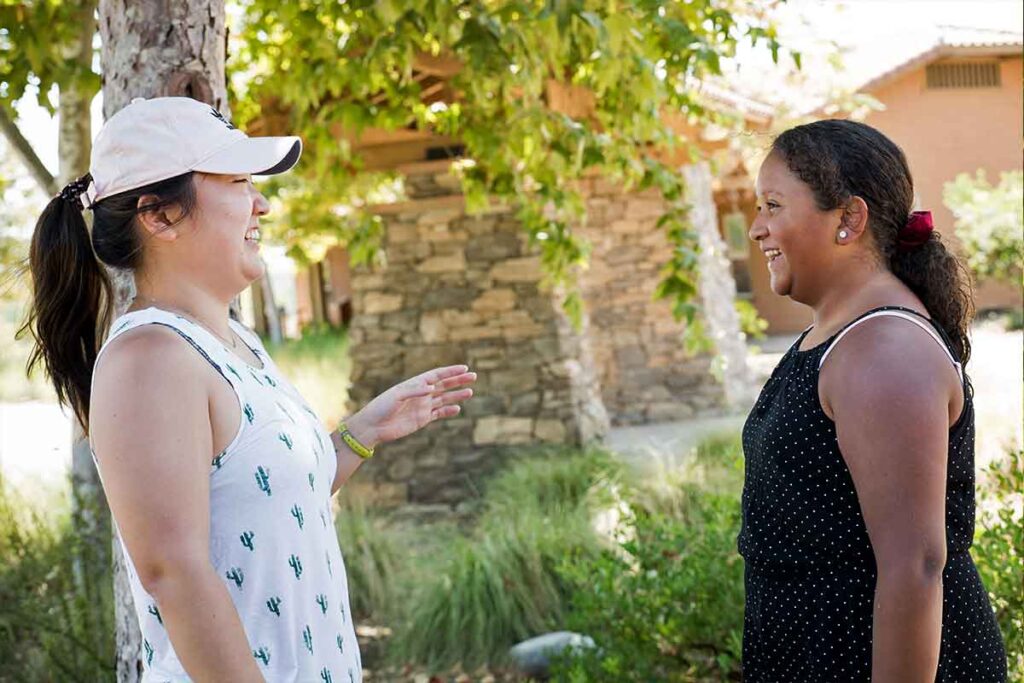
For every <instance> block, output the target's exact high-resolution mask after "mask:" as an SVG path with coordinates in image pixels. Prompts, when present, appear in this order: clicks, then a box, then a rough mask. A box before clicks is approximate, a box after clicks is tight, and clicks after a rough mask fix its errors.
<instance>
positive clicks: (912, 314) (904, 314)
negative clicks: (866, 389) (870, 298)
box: [818, 308, 964, 383]
mask: <svg viewBox="0 0 1024 683" xmlns="http://www.w3.org/2000/svg"><path fill="white" fill-rule="evenodd" d="M883 316H888V317H892V318H903V319H904V320H907V321H909V322H912V323H914V324H915V325H917V326H918V327H920V328H921V329H922V330H924V331H925V332H927V333H928V335H929V336H930V337H931V338H932V339H934V340H935V341H936V343H938V345H939V346H941V347H942V350H943V351H945V352H946V357H947V358H949V362H950V363H952V364H953V367H954V368H955V369H956V374H957V376H958V377H959V378H960V382H961V383H962V382H963V381H964V368H963V365H961V363H960V361H958V360H957V359H956V357H955V356H953V352H952V351H950V349H949V346H948V345H947V344H946V342H945V340H943V338H942V337H940V336H939V333H938V332H936V331H935V328H934V327H933V326H932V323H931V321H930V320H929V319H928V318H925V317H924V316H922V315H921V314H920V313H917V312H916V311H912V310H910V309H909V308H895V309H894V308H887V309H881V310H877V311H871V312H869V313H868V314H867V315H864V316H861V317H860V318H858V319H856V320H854V321H853V322H852V323H850V324H849V325H847V326H846V327H845V328H843V330H842V331H840V332H839V334H837V335H836V336H835V338H834V339H833V340H832V343H831V344H829V345H828V348H826V349H825V353H823V354H821V360H819V361H818V369H819V370H820V369H821V366H822V365H824V364H825V359H826V358H828V355H829V354H830V353H832V349H834V348H835V347H836V344H838V343H839V340H840V339H842V338H843V337H844V336H846V334H847V333H848V332H849V331H850V330H852V329H853V328H855V327H856V326H857V325H860V324H861V323H863V322H865V321H866V320H871V319H872V318H880V317H883Z"/></svg>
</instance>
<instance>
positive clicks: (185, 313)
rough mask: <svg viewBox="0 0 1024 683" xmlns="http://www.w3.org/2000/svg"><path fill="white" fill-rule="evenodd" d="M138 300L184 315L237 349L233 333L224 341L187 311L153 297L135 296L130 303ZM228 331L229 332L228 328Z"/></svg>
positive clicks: (213, 330)
mask: <svg viewBox="0 0 1024 683" xmlns="http://www.w3.org/2000/svg"><path fill="white" fill-rule="evenodd" d="M138 299H145V300H146V301H149V302H150V303H153V304H156V306H157V308H163V309H165V310H168V311H171V312H173V313H178V314H181V315H185V316H187V317H188V318H190V319H191V320H192V322H194V323H196V324H197V325H199V326H200V327H202V328H203V329H204V330H207V331H208V332H210V333H211V334H213V335H214V336H215V337H217V338H218V339H220V340H221V341H222V342H224V343H226V344H230V345H231V348H232V349H235V350H237V349H238V344H237V342H236V341H235V335H234V332H232V333H231V339H226V338H224V337H223V336H221V334H220V333H219V332H217V331H216V330H215V329H213V328H212V327H210V326H209V325H207V324H205V323H204V322H202V321H201V320H199V318H198V317H197V316H195V315H193V314H192V313H189V312H188V311H185V310H182V309H180V308H176V307H174V306H168V305H167V304H164V303H161V302H159V301H157V300H156V299H154V298H153V297H150V296H146V295H145V294H136V295H135V296H133V297H132V301H136V300H138ZM228 329H229V330H230V327H229V328H228Z"/></svg>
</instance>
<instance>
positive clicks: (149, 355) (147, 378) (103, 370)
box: [90, 325, 208, 425]
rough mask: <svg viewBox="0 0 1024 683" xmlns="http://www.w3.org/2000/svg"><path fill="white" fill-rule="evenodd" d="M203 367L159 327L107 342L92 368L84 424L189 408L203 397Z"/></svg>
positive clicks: (174, 335)
mask: <svg viewBox="0 0 1024 683" xmlns="http://www.w3.org/2000/svg"><path fill="white" fill-rule="evenodd" d="M203 362H204V361H203V360H202V358H201V357H200V356H199V354H198V353H196V351H195V350H194V349H192V348H190V346H189V344H188V343H187V342H186V341H185V340H184V339H182V338H181V337H180V336H179V335H178V334H177V333H176V332H175V331H174V330H172V329H169V328H167V327H165V326H163V325H143V326H141V327H138V328H136V329H134V330H129V331H127V332H125V333H124V334H122V335H121V336H120V337H118V338H117V339H115V340H113V341H112V342H110V345H109V347H108V348H107V349H106V350H105V351H104V352H103V354H102V356H100V359H99V361H98V362H97V364H96V372H95V375H94V377H93V384H92V391H91V399H90V413H91V419H90V422H91V423H92V424H95V425H98V424H100V423H102V421H103V418H104V416H105V415H114V414H117V413H119V412H125V411H127V410H129V409H130V410H131V412H133V413H135V412H137V411H139V410H142V409H144V407H145V406H151V407H152V409H161V410H175V407H174V406H175V405H181V404H182V402H188V403H195V402H196V401H198V400H199V399H201V398H203V397H205V396H206V394H207V388H208V384H207V381H206V375H205V373H204V372H203V371H204V368H203ZM205 409H206V404H205V400H204V401H203V410H204V411H205Z"/></svg>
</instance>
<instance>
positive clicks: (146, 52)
mask: <svg viewBox="0 0 1024 683" xmlns="http://www.w3.org/2000/svg"><path fill="white" fill-rule="evenodd" d="M99 14H100V34H101V35H102V38H103V53H102V61H103V116H104V118H110V117H111V116H113V115H114V113H116V112H117V111H119V110H120V109H121V108H122V107H124V106H125V105H127V104H128V103H129V102H131V100H132V98H135V97H161V96H179V97H192V98H193V99H198V100H201V101H203V102H206V103H208V104H211V105H213V106H214V107H216V108H217V109H218V110H220V111H221V112H223V113H224V115H225V116H227V115H228V106H227V105H228V101H227V87H226V82H225V73H224V60H225V44H226V39H227V36H226V33H225V18H224V2H223V0H175V2H166V0H100V3H99ZM114 287H115V290H116V297H117V302H116V311H115V315H120V314H121V313H123V312H124V311H125V310H126V309H127V308H128V305H129V302H130V300H131V296H132V294H133V293H134V292H133V290H134V283H133V282H132V279H131V275H130V274H129V273H118V274H116V276H115V278H114ZM114 554H115V560H114V602H115V619H116V623H117V680H118V683H136V682H137V681H140V680H141V678H142V670H143V667H142V635H141V633H140V631H139V625H138V621H137V619H136V616H135V610H134V605H133V602H132V596H131V591H130V589H129V585H128V578H127V567H126V565H125V562H124V557H123V555H122V553H121V552H120V544H119V543H118V542H116V541H115V543H114Z"/></svg>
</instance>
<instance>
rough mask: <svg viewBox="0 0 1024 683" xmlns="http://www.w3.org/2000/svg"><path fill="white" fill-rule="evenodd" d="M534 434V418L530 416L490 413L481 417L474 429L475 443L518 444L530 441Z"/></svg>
mask: <svg viewBox="0 0 1024 683" xmlns="http://www.w3.org/2000/svg"><path fill="white" fill-rule="evenodd" d="M532 436H533V420H532V419H531V418H528V417H509V416H506V415H488V416H487V417H482V418H480V419H479V420H478V421H477V423H476V427H475V429H474V430H473V443H474V444H476V445H487V444H518V443H528V442H529V441H530V439H531V437H532Z"/></svg>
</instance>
